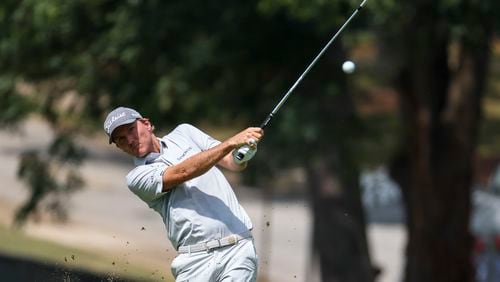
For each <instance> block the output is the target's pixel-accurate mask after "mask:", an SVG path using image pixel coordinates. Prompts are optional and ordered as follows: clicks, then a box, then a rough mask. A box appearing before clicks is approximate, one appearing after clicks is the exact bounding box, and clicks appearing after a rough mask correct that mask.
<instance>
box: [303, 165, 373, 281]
mask: <svg viewBox="0 0 500 282" xmlns="http://www.w3.org/2000/svg"><path fill="white" fill-rule="evenodd" d="M335 171H341V170H340V169H339V166H338V165H333V164H332V162H331V161H330V160H328V159H322V160H318V161H317V162H316V163H315V164H313V165H311V166H309V170H308V173H307V174H308V180H309V181H310V182H309V183H310V185H311V187H312V189H313V191H312V203H313V214H314V221H313V244H314V249H315V252H316V254H317V256H318V258H319V263H320V268H321V278H322V281H325V282H337V281H338V282H368V281H374V278H373V268H372V265H371V262H370V257H369V252H368V248H367V240H366V236H365V234H366V232H365V231H366V230H365V220H364V216H363V213H362V208H361V201H360V193H359V184H358V181H357V179H353V178H351V179H350V181H349V180H347V181H345V179H346V177H342V176H340V175H339V174H338V173H335ZM341 179H344V181H342V180H341ZM347 182H350V183H347Z"/></svg>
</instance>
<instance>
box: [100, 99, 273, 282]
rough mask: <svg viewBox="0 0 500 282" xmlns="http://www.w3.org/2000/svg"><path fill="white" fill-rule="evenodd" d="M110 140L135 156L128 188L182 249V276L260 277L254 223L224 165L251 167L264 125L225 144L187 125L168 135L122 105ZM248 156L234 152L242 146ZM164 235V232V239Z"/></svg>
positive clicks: (178, 275) (108, 128)
mask: <svg viewBox="0 0 500 282" xmlns="http://www.w3.org/2000/svg"><path fill="white" fill-rule="evenodd" d="M104 130H105V132H106V134H107V135H108V137H109V143H110V144H111V143H115V144H116V146H117V147H118V148H119V149H121V150H122V151H124V152H125V153H127V154H129V155H131V156H132V157H133V159H134V164H135V168H134V169H133V170H131V171H130V172H129V173H128V174H127V176H126V180H127V185H128V187H129V189H130V190H131V191H132V192H133V193H134V194H136V195H137V196H138V197H139V198H141V199H142V200H143V201H144V202H146V204H147V205H148V206H149V207H150V208H152V209H153V210H155V211H156V212H158V213H159V214H160V215H161V217H162V219H163V222H164V223H165V226H166V228H167V234H168V238H169V239H170V241H171V243H172V245H173V246H174V248H175V249H177V251H178V256H177V257H176V258H175V259H174V260H173V261H172V265H171V270H172V274H173V275H174V277H175V279H176V281H256V278H257V255H256V252H255V246H254V242H253V238H252V234H251V230H252V222H251V221H250V218H249V217H248V215H247V213H246V212H245V210H244V209H243V207H241V206H240V204H239V202H238V200H237V198H236V196H235V194H234V192H233V190H232V188H231V186H230V184H229V183H228V181H227V180H226V178H225V177H224V175H223V174H222V173H221V171H220V170H219V169H218V167H223V168H225V169H228V170H231V171H241V170H243V169H245V167H246V165H247V162H248V161H249V160H250V159H251V158H252V157H253V156H254V155H255V152H256V146H257V142H259V141H260V140H261V138H262V137H263V135H264V131H263V129H261V128H259V127H250V128H247V129H245V130H243V131H241V132H240V133H238V134H236V135H234V136H232V137H230V138H228V139H227V140H225V141H223V142H220V141H217V140H215V139H213V138H212V137H210V136H208V135H207V134H205V133H204V132H202V131H201V130H199V129H197V128H195V127H194V126H192V125H189V124H181V125H179V126H177V127H176V128H175V129H174V130H173V131H172V132H170V133H169V134H167V135H165V136H164V137H162V138H158V137H156V136H155V134H154V133H153V131H154V126H153V124H152V122H151V121H150V120H149V119H147V118H144V117H142V115H141V114H139V113H138V112H137V111H135V110H133V109H131V108H126V107H119V108H116V109H115V110H113V111H112V112H110V113H109V114H108V116H107V118H106V121H105V122H104ZM242 146H245V148H248V149H247V151H246V152H245V156H244V158H242V159H238V158H236V157H235V156H233V155H234V154H235V153H236V151H237V149H238V148H241V147H242ZM159 239H161V238H159Z"/></svg>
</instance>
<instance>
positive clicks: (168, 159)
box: [126, 124, 252, 249]
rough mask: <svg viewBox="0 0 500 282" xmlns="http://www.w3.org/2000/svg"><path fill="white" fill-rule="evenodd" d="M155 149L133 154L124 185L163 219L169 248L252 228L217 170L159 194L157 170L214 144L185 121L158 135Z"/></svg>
mask: <svg viewBox="0 0 500 282" xmlns="http://www.w3.org/2000/svg"><path fill="white" fill-rule="evenodd" d="M159 141H160V144H161V149H160V153H150V154H148V155H147V156H146V157H144V158H135V159H134V164H135V166H136V167H135V168H134V169H133V170H132V171H130V172H129V173H128V174H127V177H126V179H127V184H128V187H129V189H130V190H131V191H132V192H134V193H135V194H136V195H137V196H139V198H141V199H142V200H143V201H144V202H146V204H148V206H149V207H150V208H152V209H154V210H155V211H157V212H158V213H159V214H160V215H161V217H162V218H163V222H164V223H165V226H166V228H167V232H168V237H169V239H170V241H171V242H172V244H173V246H174V247H175V248H176V249H177V248H178V247H179V246H183V245H192V244H196V243H200V242H204V241H209V240H213V239H220V238H223V237H226V236H229V235H231V234H241V233H244V232H246V231H247V230H251V229H252V222H251V221H250V218H249V216H248V215H247V213H246V212H245V210H244V209H243V207H241V205H240V204H239V202H238V200H237V198H236V195H235V194H234V192H233V189H232V188H231V185H230V184H229V183H228V182H227V180H226V178H225V177H224V175H223V174H222V172H221V171H220V170H219V169H218V168H217V167H215V166H214V167H212V168H211V169H210V170H209V171H207V172H206V173H205V174H203V175H201V176H199V177H196V178H193V179H191V180H189V181H186V182H184V183H183V184H180V185H178V186H176V187H174V188H172V189H170V190H169V191H168V192H166V193H162V187H163V181H162V174H163V171H164V170H165V169H166V168H167V167H169V166H172V165H175V164H178V163H180V162H182V161H183V160H185V159H187V158H189V157H190V156H193V155H195V154H197V153H199V152H201V151H205V150H208V149H210V148H212V147H214V146H216V145H217V144H219V143H220V142H219V141H217V140H215V139H213V138H212V137H210V136H208V135H207V134H205V133H204V132H202V131H200V130H199V129H197V128H196V127H194V126H192V125H189V124H181V125H179V126H177V127H176V128H175V129H174V130H173V131H172V132H170V133H169V134H167V135H166V136H164V137H163V138H161V139H160V138H159Z"/></svg>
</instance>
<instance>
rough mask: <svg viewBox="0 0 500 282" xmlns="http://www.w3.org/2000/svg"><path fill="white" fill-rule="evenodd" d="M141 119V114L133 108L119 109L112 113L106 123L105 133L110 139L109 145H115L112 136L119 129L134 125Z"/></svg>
mask: <svg viewBox="0 0 500 282" xmlns="http://www.w3.org/2000/svg"><path fill="white" fill-rule="evenodd" d="M140 118H142V116H141V114H140V113H139V112H137V111H136V110H134V109H131V108H126V107H118V108H116V109H114V110H113V111H111V112H110V113H109V114H108V116H107V117H106V120H105V121H104V131H105V132H106V134H107V135H108V137H109V144H111V143H113V140H112V138H111V135H112V134H113V131H114V130H115V129H116V128H117V127H119V126H121V125H124V124H129V123H133V122H134V121H136V120H137V119H140Z"/></svg>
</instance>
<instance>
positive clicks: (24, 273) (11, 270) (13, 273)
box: [0, 254, 136, 282]
mask: <svg viewBox="0 0 500 282" xmlns="http://www.w3.org/2000/svg"><path fill="white" fill-rule="evenodd" d="M0 273H1V281H7V282H11V281H12V282H14V281H16V282H24V281H26V282H27V281H30V282H31V281H51V282H52V281H54V282H57V281H64V282H73V281H75V282H76V281H80V282H84V281H85V282H86V281H123V282H125V281H131V282H132V281H136V280H130V279H123V278H120V277H117V276H115V275H113V274H107V275H103V274H96V273H92V272H88V271H85V270H80V269H75V268H68V267H65V266H63V265H59V264H50V263H44V262H40V261H36V260H32V259H27V258H20V257H13V256H7V255H4V254H0Z"/></svg>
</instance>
